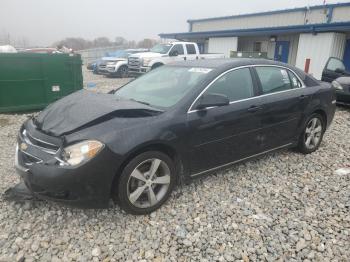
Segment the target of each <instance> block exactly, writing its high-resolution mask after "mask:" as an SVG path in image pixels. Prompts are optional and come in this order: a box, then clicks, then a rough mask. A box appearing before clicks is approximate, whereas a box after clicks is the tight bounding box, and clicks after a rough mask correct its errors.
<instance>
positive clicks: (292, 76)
mask: <svg viewBox="0 0 350 262" xmlns="http://www.w3.org/2000/svg"><path fill="white" fill-rule="evenodd" d="M288 74H289V78H290V80H291V81H292V88H299V87H302V86H303V85H302V83H301V82H300V80H299V78H298V77H297V76H296V75H295V74H294V73H292V72H291V71H288Z"/></svg>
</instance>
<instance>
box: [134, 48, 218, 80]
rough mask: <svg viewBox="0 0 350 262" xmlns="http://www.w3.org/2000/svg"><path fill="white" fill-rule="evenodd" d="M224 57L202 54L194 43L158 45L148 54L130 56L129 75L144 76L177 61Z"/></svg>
mask: <svg viewBox="0 0 350 262" xmlns="http://www.w3.org/2000/svg"><path fill="white" fill-rule="evenodd" d="M224 57H225V55H224V54H200V52H199V48H198V45H197V43H194V42H171V43H167V44H158V45H156V46H154V47H153V48H152V49H151V50H150V52H147V53H138V54H133V55H130V56H129V58H128V68H129V74H143V73H146V72H148V71H150V70H152V69H154V68H156V67H159V66H162V65H165V64H168V63H171V62H175V61H181V60H196V59H214V58H224Z"/></svg>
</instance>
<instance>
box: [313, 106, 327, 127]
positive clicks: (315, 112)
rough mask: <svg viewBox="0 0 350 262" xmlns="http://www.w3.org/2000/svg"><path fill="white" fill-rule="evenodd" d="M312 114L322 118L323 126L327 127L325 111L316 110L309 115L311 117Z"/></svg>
mask: <svg viewBox="0 0 350 262" xmlns="http://www.w3.org/2000/svg"><path fill="white" fill-rule="evenodd" d="M312 114H319V115H320V116H322V118H323V121H324V124H325V128H326V127H327V125H328V119H327V113H326V111H325V110H323V109H316V110H314V111H313V112H312V113H311V115H312Z"/></svg>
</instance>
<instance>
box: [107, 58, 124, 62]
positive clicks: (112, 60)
mask: <svg viewBox="0 0 350 262" xmlns="http://www.w3.org/2000/svg"><path fill="white" fill-rule="evenodd" d="M102 60H103V61H106V62H115V61H127V59H126V58H122V57H103V58H102Z"/></svg>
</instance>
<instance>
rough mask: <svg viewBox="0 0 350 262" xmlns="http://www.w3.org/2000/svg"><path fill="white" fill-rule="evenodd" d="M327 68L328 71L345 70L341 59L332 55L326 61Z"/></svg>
mask: <svg viewBox="0 0 350 262" xmlns="http://www.w3.org/2000/svg"><path fill="white" fill-rule="evenodd" d="M327 69H328V70H330V71H335V70H337V69H340V70H345V66H344V63H343V61H341V60H340V59H337V58H334V57H332V58H330V59H329V61H328V64H327Z"/></svg>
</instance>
